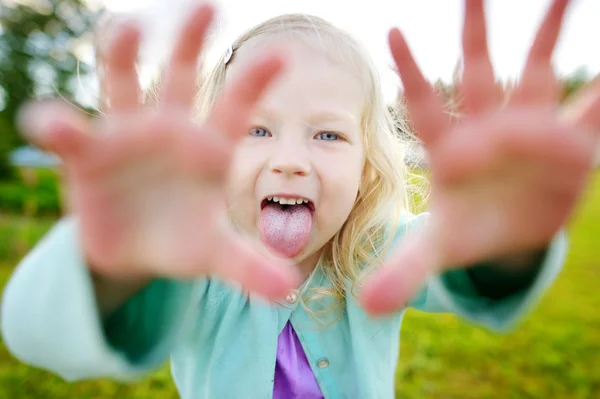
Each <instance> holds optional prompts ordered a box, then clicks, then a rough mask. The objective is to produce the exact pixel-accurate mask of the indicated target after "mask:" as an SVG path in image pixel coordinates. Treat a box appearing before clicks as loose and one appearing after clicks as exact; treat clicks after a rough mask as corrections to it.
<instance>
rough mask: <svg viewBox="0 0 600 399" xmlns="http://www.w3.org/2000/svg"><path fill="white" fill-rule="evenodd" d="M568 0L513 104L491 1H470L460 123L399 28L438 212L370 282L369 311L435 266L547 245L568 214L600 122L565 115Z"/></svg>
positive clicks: (389, 306)
mask: <svg viewBox="0 0 600 399" xmlns="http://www.w3.org/2000/svg"><path fill="white" fill-rule="evenodd" d="M567 5H568V1H567V0H555V1H554V2H553V4H552V6H551V8H550V10H549V12H548V14H547V16H546V18H545V20H544V21H543V23H542V26H541V28H540V29H539V31H538V33H537V36H536V38H535V41H534V44H533V47H532V48H531V51H530V53H529V56H528V59H527V63H526V66H525V70H524V73H523V76H522V79H521V81H520V82H519V84H518V86H517V87H516V88H515V90H514V91H513V92H512V93H511V94H510V96H509V98H508V100H507V101H506V97H505V93H503V91H502V89H501V87H500V86H499V85H497V84H496V81H495V78H494V72H493V67H492V65H491V62H490V58H489V54H488V49H487V39H486V27H485V18H484V9H483V0H467V1H466V16H465V25H464V32H463V51H464V72H463V79H462V81H461V83H460V87H459V91H460V95H461V98H460V100H461V101H460V109H459V113H460V114H461V117H460V118H458V121H457V122H455V123H451V121H450V120H449V118H448V117H447V116H446V114H445V112H444V106H443V104H442V102H441V100H440V98H439V97H438V96H437V95H436V94H435V93H434V91H433V89H432V87H431V85H430V84H428V83H427V82H426V81H425V79H424V78H423V76H422V74H421V72H420V71H419V68H418V67H417V65H416V64H415V62H414V59H413V58H412V56H411V54H410V52H409V49H408V46H407V44H406V42H405V40H404V38H403V37H402V35H401V34H400V32H399V31H397V30H394V31H392V32H391V34H390V45H391V49H392V53H393V55H394V58H395V60H396V63H397V66H398V69H399V72H400V75H401V78H402V82H403V84H404V88H405V95H406V102H407V107H408V110H409V114H410V118H411V121H412V123H413V125H414V127H415V130H416V133H417V134H418V135H419V136H420V138H421V139H422V140H423V143H424V145H425V146H426V148H427V150H428V154H429V159H430V170H431V175H432V193H431V199H430V210H431V219H430V222H429V223H428V224H427V226H426V227H425V228H424V229H423V230H422V231H420V232H419V233H418V234H416V235H413V236H411V237H409V238H408V239H407V240H406V242H405V243H404V245H402V247H401V248H400V249H399V252H398V253H397V254H396V255H395V257H394V258H393V259H392V260H390V262H389V267H386V268H384V269H383V270H382V271H381V272H380V273H379V275H378V276H375V277H374V279H373V280H372V281H371V282H370V283H369V284H368V285H367V286H366V287H365V291H364V298H363V300H364V303H365V306H366V307H367V308H368V309H370V310H371V311H373V312H387V311H392V310H394V309H396V308H397V307H398V306H399V305H400V304H401V303H405V302H406V301H407V300H408V299H410V296H411V295H413V294H414V293H415V292H416V290H417V289H419V288H420V286H421V285H422V283H423V282H424V280H425V279H426V278H427V276H428V275H430V274H431V273H433V272H437V271H443V270H444V269H449V268H455V267H466V266H467V265H469V264H472V263H473V262H477V261H483V260H486V259H493V258H500V257H506V256H511V255H519V254H523V253H528V252H533V251H535V250H539V249H541V248H542V247H544V246H545V245H547V244H548V242H549V241H550V240H551V239H552V237H553V235H554V234H556V233H557V231H558V230H559V229H560V227H561V226H562V225H563V224H564V223H565V222H566V221H567V219H568V217H569V215H570V214H571V212H572V210H573V207H574V205H575V203H576V201H577V199H578V197H579V195H580V193H581V192H582V189H583V187H584V184H585V182H586V178H587V176H588V175H589V173H590V171H591V170H592V161H593V155H594V147H595V146H594V144H595V140H596V138H595V137H594V136H593V134H592V133H591V131H590V129H589V128H590V127H596V128H600V126H589V125H588V124H587V123H588V122H594V121H592V120H591V119H590V118H591V116H592V112H589V111H588V112H586V113H584V114H585V115H584V116H585V117H586V118H587V119H586V118H580V119H579V120H577V121H573V120H571V121H566V120H561V114H560V113H559V85H558V82H557V80H556V78H555V76H554V74H553V71H552V66H551V57H552V53H553V50H554V47H555V44H556V42H557V38H558V35H559V32H560V27H561V23H562V20H563V17H564V14H565V10H566V8H567ZM594 96H595V98H596V99H595V101H594V102H592V104H590V106H591V107H594V108H596V109H598V108H600V101H598V98H600V90H596V91H595V94H594ZM582 115H583V114H582ZM562 119H564V118H562ZM596 123H597V121H596ZM382 292H383V293H386V294H385V295H382V294H381V293H382Z"/></svg>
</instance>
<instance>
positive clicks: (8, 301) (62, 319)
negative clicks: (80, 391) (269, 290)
mask: <svg viewBox="0 0 600 399" xmlns="http://www.w3.org/2000/svg"><path fill="white" fill-rule="evenodd" d="M77 242H78V240H77V231H76V226H75V223H74V221H73V220H63V221H61V222H60V223H58V225H57V226H55V227H54V228H53V229H52V231H51V232H50V233H49V234H48V235H47V236H46V237H45V238H44V239H43V240H42V241H41V242H40V243H39V244H38V245H37V246H36V248H34V249H33V250H32V251H31V252H30V253H29V254H28V255H27V256H26V258H25V259H23V261H22V262H21V264H20V265H19V266H18V267H17V269H16V271H15V273H14V274H13V276H12V277H11V279H10V281H9V283H8V285H7V287H6V289H5V291H4V295H3V300H2V335H3V339H4V342H5V344H6V346H7V348H8V349H9V351H10V352H11V353H12V354H13V355H15V356H16V357H17V358H19V359H20V360H22V361H23V362H25V363H28V364H30V365H33V366H36V367H40V368H44V369H47V370H50V371H52V372H54V373H56V374H58V375H60V376H62V377H63V378H65V379H67V380H76V379H83V378H97V377H112V378H125V379H126V378H131V377H135V376H138V375H140V374H142V373H145V372H147V371H150V370H151V369H153V368H154V367H156V366H158V365H160V364H162V363H163V362H164V361H165V360H166V359H167V358H168V355H169V353H170V351H171V348H172V346H173V344H174V340H175V338H176V336H177V333H178V332H179V331H180V330H181V328H182V326H183V321H184V319H185V318H186V311H187V310H188V309H189V308H190V304H191V303H192V301H193V298H195V295H201V294H202V289H203V286H202V285H199V284H194V283H191V282H179V281H175V280H156V281H153V282H151V283H150V284H148V285H147V286H145V287H142V288H141V289H138V292H137V294H135V295H134V296H133V297H129V294H130V293H131V292H132V291H131V289H132V287H131V286H130V287H128V288H127V289H126V290H124V291H119V292H116V291H114V292H113V291H111V290H107V291H106V292H105V294H103V295H105V296H104V300H107V298H108V299H109V300H108V301H107V302H104V305H105V306H106V305H107V304H110V306H109V307H106V308H105V310H107V309H109V308H111V307H112V308H114V309H115V311H114V312H112V313H111V314H110V316H109V317H106V319H105V320H103V319H102V317H101V313H100V311H99V310H100V306H99V302H100V301H99V299H98V297H97V296H95V295H94V283H93V279H92V277H91V274H90V273H89V271H88V268H87V267H86V266H85V263H84V260H83V258H82V256H81V251H80V248H79V246H78V245H77ZM105 288H106V286H104V287H101V288H100V290H102V289H105ZM128 290H129V291H128ZM97 291H98V286H97ZM115 292H116V294H115ZM128 298H129V299H128ZM119 302H123V303H124V304H123V305H122V306H119Z"/></svg>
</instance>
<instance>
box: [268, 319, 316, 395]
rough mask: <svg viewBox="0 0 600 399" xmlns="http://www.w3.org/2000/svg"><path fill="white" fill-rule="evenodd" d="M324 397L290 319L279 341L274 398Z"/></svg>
mask: <svg viewBox="0 0 600 399" xmlns="http://www.w3.org/2000/svg"><path fill="white" fill-rule="evenodd" d="M294 398H306V399H322V398H323V395H322V394H321V389H320V388H319V384H318V383H317V380H316V378H315V375H314V374H313V372H312V370H311V368H310V364H309V363H308V359H307V358H306V354H305V353H304V349H303V348H302V344H301V343H300V340H299V339H298V336H297V335H296V332H295V331H294V328H293V327H292V324H291V323H290V322H289V321H288V322H287V324H286V325H285V327H284V328H283V331H281V334H279V341H278V343H277V362H276V364H275V385H274V388H273V399H294Z"/></svg>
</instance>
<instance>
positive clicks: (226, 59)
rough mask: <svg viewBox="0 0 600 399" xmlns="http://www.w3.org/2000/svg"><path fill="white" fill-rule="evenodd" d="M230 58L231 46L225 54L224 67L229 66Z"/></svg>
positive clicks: (231, 56)
mask: <svg viewBox="0 0 600 399" xmlns="http://www.w3.org/2000/svg"><path fill="white" fill-rule="evenodd" d="M231 58H233V46H229V48H227V54H225V60H224V61H225V65H227V64H229V61H231Z"/></svg>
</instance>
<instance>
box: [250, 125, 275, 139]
mask: <svg viewBox="0 0 600 399" xmlns="http://www.w3.org/2000/svg"><path fill="white" fill-rule="evenodd" d="M249 134H250V136H254V137H269V136H271V133H269V132H268V131H267V129H265V128H262V127H253V128H252V129H250V132H249Z"/></svg>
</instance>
